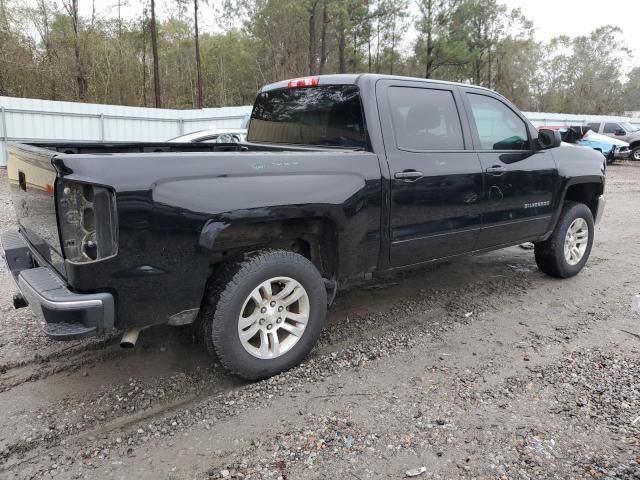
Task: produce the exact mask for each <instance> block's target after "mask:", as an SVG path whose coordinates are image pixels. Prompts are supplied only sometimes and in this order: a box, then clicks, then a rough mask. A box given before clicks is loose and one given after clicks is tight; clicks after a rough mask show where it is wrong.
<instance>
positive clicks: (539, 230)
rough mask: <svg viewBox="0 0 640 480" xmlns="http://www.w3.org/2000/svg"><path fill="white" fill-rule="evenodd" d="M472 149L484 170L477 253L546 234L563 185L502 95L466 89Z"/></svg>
mask: <svg viewBox="0 0 640 480" xmlns="http://www.w3.org/2000/svg"><path fill="white" fill-rule="evenodd" d="M463 95H464V101H465V105H466V106H467V111H468V112H469V122H470V124H471V129H472V136H473V141H474V145H475V148H476V151H477V154H478V156H479V157H480V162H481V164H482V169H483V171H484V199H483V215H482V231H481V232H480V235H479V238H478V244H477V247H478V248H479V249H484V248H491V247H497V246H501V245H508V244H514V243H517V242H520V241H528V240H534V239H536V238H538V237H540V236H542V235H543V234H544V233H546V232H547V230H548V227H549V224H550V222H551V215H552V213H553V207H552V206H553V204H554V203H553V200H554V198H553V195H554V192H555V190H556V185H557V182H558V180H559V178H558V169H557V167H556V162H555V160H554V159H553V154H552V153H551V151H549V150H539V149H535V148H534V145H533V142H532V139H531V133H530V129H529V124H528V123H527V122H526V121H525V119H524V118H523V117H522V116H521V115H520V114H519V113H516V110H515V109H514V108H513V107H512V106H511V105H509V104H508V103H507V102H505V101H504V100H503V99H502V98H501V97H500V96H498V95H494V94H492V93H491V92H488V91H487V92H484V91H481V90H477V89H465V91H464V94H463Z"/></svg>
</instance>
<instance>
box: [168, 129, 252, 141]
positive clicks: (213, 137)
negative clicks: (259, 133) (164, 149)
mask: <svg viewBox="0 0 640 480" xmlns="http://www.w3.org/2000/svg"><path fill="white" fill-rule="evenodd" d="M246 138H247V129H246V128H209V129H207V130H199V131H197V132H191V133H187V134H185V135H181V136H179V137H176V138H172V139H171V140H167V142H170V143H241V142H244V141H245V139H246Z"/></svg>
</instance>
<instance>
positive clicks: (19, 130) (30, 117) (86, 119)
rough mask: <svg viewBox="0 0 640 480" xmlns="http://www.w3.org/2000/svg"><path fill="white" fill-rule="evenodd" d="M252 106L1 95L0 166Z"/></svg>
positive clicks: (156, 136) (189, 127)
mask: <svg viewBox="0 0 640 480" xmlns="http://www.w3.org/2000/svg"><path fill="white" fill-rule="evenodd" d="M250 113H251V107H248V106H244V107H224V108H205V109H202V110H170V109H156V108H142V107H121V106H117V105H98V104H89V103H74V102H55V101H50V100H34V99H28V98H13V97H0V167H4V166H5V165H6V154H5V149H4V142H7V141H10V142H11V141H13V142H23V141H31V142H34V141H77V142H82V141H87V142H88V141H93V142H110V141H139V142H153V141H164V140H168V139H169V138H172V137H177V136H179V135H183V134H185V133H190V132H194V131H197V130H202V129H205V128H209V127H239V126H240V125H241V124H242V121H243V119H244V118H245V117H246V116H247V115H249V114H250ZM525 115H526V116H527V117H528V118H529V119H530V120H531V121H532V122H533V124H534V125H535V126H538V127H539V126H544V125H572V124H573V125H575V124H582V123H584V122H586V121H591V120H593V121H598V120H603V121H620V120H624V121H628V122H630V123H632V124H635V125H638V126H640V118H624V117H605V116H597V115H596V116H587V115H568V114H557V113H538V112H525Z"/></svg>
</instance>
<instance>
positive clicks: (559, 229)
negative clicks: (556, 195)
mask: <svg viewBox="0 0 640 480" xmlns="http://www.w3.org/2000/svg"><path fill="white" fill-rule="evenodd" d="M570 229H571V232H570V231H569V230H570ZM593 232H594V227H593V215H592V213H591V210H589V208H588V207H587V206H586V205H585V204H583V203H576V202H566V203H565V205H564V208H563V209H562V213H561V214H560V218H559V219H558V223H557V225H556V228H555V230H554V231H553V233H552V234H551V236H550V237H549V238H548V239H547V240H545V241H544V242H538V243H536V244H535V257H536V264H537V265H538V268H539V269H540V270H541V271H543V272H544V273H546V274H547V275H549V276H552V277H555V278H569V277H573V276H574V275H577V274H578V273H579V272H580V270H582V268H583V267H584V265H585V264H586V263H587V260H588V259H589V254H590V253H591V247H592V246H593Z"/></svg>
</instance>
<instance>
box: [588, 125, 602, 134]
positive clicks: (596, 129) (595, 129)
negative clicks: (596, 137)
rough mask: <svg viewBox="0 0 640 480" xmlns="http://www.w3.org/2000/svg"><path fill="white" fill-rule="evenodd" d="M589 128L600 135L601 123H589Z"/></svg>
mask: <svg viewBox="0 0 640 480" xmlns="http://www.w3.org/2000/svg"><path fill="white" fill-rule="evenodd" d="M587 126H588V127H589V128H590V129H591V130H592V131H593V132H595V133H598V132H599V131H600V124H599V123H589V124H587Z"/></svg>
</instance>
